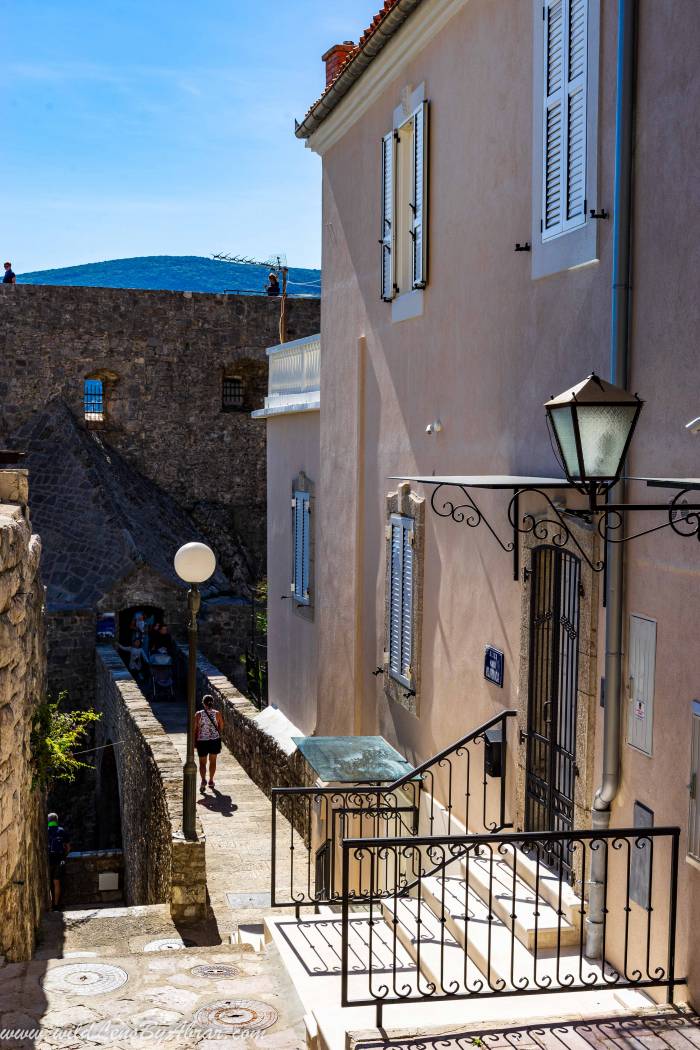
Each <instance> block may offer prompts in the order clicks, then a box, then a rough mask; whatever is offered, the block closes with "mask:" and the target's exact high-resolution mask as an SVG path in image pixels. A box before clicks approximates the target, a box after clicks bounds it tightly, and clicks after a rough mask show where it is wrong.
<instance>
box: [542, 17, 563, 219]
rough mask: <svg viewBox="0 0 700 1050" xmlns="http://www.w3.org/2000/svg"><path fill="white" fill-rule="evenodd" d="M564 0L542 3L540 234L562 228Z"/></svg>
mask: <svg viewBox="0 0 700 1050" xmlns="http://www.w3.org/2000/svg"><path fill="white" fill-rule="evenodd" d="M565 18H566V8H565V0H548V2H547V3H546V4H545V6H544V88H543V92H544V126H543V132H542V150H543V175H542V234H543V237H544V238H546V237H551V236H553V235H554V234H557V233H561V230H562V197H563V187H562V176H563V144H564V98H563V94H564V92H563V88H564V22H565Z"/></svg>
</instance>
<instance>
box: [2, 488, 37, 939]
mask: <svg viewBox="0 0 700 1050" xmlns="http://www.w3.org/2000/svg"><path fill="white" fill-rule="evenodd" d="M26 503H27V477H26V472H24V471H11V470H0V955H5V956H6V957H7V958H8V959H17V960H19V959H28V958H30V957H31V955H32V952H33V949H34V944H35V938H36V930H37V926H38V923H39V919H40V916H41V912H42V909H43V908H44V907H45V906H46V904H47V901H48V867H47V861H46V832H45V821H44V799H43V795H42V793H41V791H40V790H38V789H36V790H33V789H32V769H31V752H30V735H31V727H32V718H33V715H34V712H35V709H36V707H37V705H38V704H39V703H40V702H41V701H42V700H43V699H44V682H45V670H46V655H45V649H44V630H43V607H44V591H43V587H42V586H41V583H40V580H39V558H40V554H41V545H40V542H39V538H38V536H33V535H32V532H31V527H30V524H29V518H28V515H27V509H26Z"/></svg>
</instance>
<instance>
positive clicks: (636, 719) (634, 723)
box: [627, 616, 656, 755]
mask: <svg viewBox="0 0 700 1050" xmlns="http://www.w3.org/2000/svg"><path fill="white" fill-rule="evenodd" d="M628 649H629V712H628V718H627V743H628V744H631V746H632V747H636V748H638V749H639V750H640V751H643V752H644V754H646V755H650V754H651V752H652V730H653V725H654V673H655V667H656V623H655V622H654V620H647V619H645V618H644V617H643V616H630V631H629V645H628Z"/></svg>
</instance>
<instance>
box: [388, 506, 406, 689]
mask: <svg viewBox="0 0 700 1050" xmlns="http://www.w3.org/2000/svg"><path fill="white" fill-rule="evenodd" d="M389 558H390V566H389V670H390V672H391V673H392V675H393V676H394V677H395V678H396V677H399V676H400V675H401V611H402V598H401V591H402V586H401V583H402V576H403V527H402V525H401V518H399V517H394V516H392V519H391V540H390V549H389Z"/></svg>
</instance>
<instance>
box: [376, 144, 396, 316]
mask: <svg viewBox="0 0 700 1050" xmlns="http://www.w3.org/2000/svg"><path fill="white" fill-rule="evenodd" d="M394 169H395V165H394V132H393V131H390V132H389V134H388V135H385V136H384V138H383V139H382V229H381V237H380V238H379V243H380V246H381V251H382V258H381V296H382V299H384V300H385V301H386V302H389V301H391V300H392V299H393V298H394V290H395V289H394V282H395V277H394V273H395V269H394V239H395V238H394V196H395V194H394Z"/></svg>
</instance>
